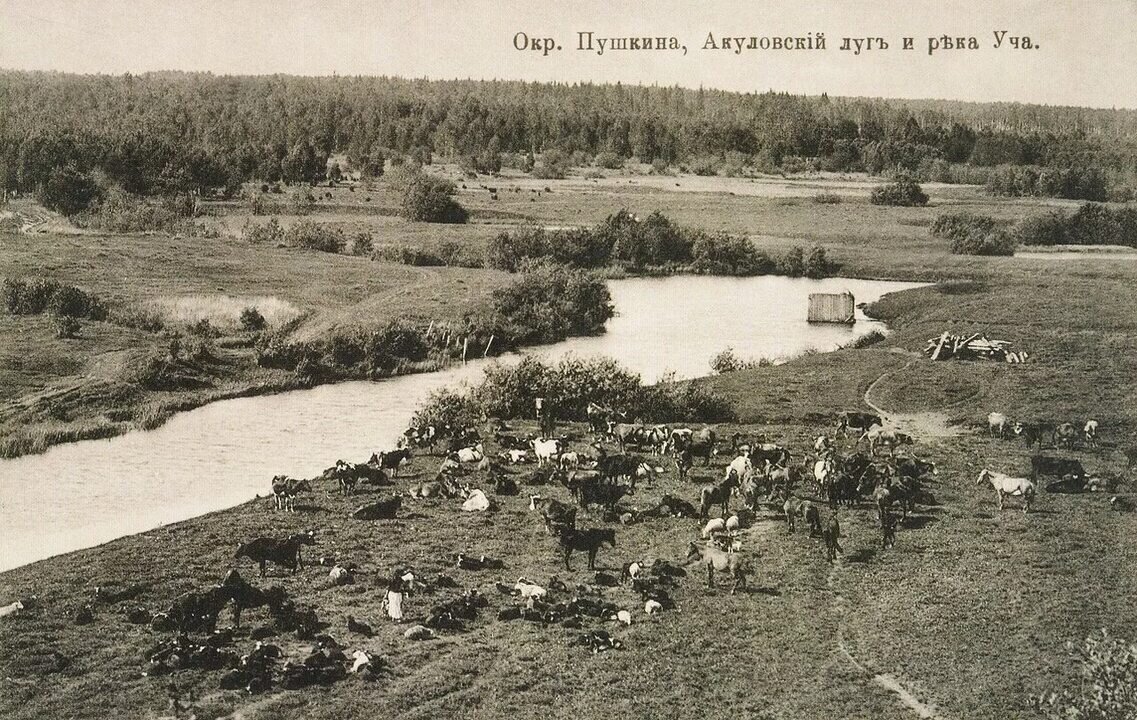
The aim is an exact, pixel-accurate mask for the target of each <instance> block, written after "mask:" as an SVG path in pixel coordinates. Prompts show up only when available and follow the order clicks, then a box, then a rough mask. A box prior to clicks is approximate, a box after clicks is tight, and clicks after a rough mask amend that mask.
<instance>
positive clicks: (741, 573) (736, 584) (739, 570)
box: [686, 542, 747, 595]
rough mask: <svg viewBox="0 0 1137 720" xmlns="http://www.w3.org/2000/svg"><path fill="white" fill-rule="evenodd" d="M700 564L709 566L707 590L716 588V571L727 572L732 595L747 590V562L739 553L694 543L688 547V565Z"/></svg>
mask: <svg viewBox="0 0 1137 720" xmlns="http://www.w3.org/2000/svg"><path fill="white" fill-rule="evenodd" d="M694 562H698V563H699V564H700V565H706V566H707V588H709V589H713V588H714V586H715V570H718V571H719V572H724V571H725V572H726V573H727V574H728V575H730V577H731V580H732V582H731V586H730V594H731V595H733V594H734V593H735V592H736V591H737V590H744V589H745V588H746V574H747V567H746V561H745V560H743V559H742V557H741V556H739V555H738V554H737V553H729V552H726V551H724V550H720V549H718V548H717V547H714V546H713V545H711V544H709V543H708V544H707V545H698V544H696V543H694V542H692V543H690V544H689V545H688V546H687V561H686V564H687V565H690V564H691V563H694Z"/></svg>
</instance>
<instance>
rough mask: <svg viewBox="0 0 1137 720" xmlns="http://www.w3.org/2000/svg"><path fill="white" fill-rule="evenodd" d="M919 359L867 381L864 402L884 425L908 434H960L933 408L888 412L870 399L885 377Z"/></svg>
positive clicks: (936, 437)
mask: <svg viewBox="0 0 1137 720" xmlns="http://www.w3.org/2000/svg"><path fill="white" fill-rule="evenodd" d="M918 362H920V360H911V361H909V362H908V363H907V364H905V365H904V366H903V367H901V368H898V369H896V370H886V371H885V372H883V373H881V374H880V377H878V378H877V379H876V380H873V381H872V382H871V383H869V386H868V387H867V388H865V395H864V400H865V404H866V405H868V406H869V407H870V408H872V409H873V412H875V413H876V414H877V415H880V417H881V418H882V419H883V420H884V424H885V426H886V427H892V428H896V429H897V430H900V431H902V432H906V433H908V434H909V435H913V436H915V437H917V438H922V439H930V438H935V439H939V438H950V437H955V436H957V435H959V434H960V429H959V428H957V427H954V426H952V425H949V424H948V418H947V415H945V414H944V413H941V412H936V411H934V410H928V411H925V412H918V413H890V412H888V411H886V410H885V409H884V408H882V407H880V406H879V405H877V404H876V403H874V402H873V401H872V397H871V396H872V391H873V389H874V388H876V386H877V385H879V384H880V383H881V382H882V381H883V380H884V379H885V378H887V377H889V376H892V375H895V374H897V373H901V372H904V371H905V370H907V369H908V368H910V367H912V366H913V365H915V364H916V363H918Z"/></svg>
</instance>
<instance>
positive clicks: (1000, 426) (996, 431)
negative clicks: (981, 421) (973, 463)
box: [987, 412, 1011, 438]
mask: <svg viewBox="0 0 1137 720" xmlns="http://www.w3.org/2000/svg"><path fill="white" fill-rule="evenodd" d="M1010 430H1011V420H1010V418H1008V417H1007V416H1006V415H1004V414H1003V413H998V412H993V413H990V414H989V415H987V432H988V433H990V435H991V437H1000V438H1001V437H1006V436H1007V433H1008V432H1009V431H1010Z"/></svg>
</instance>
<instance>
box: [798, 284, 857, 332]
mask: <svg viewBox="0 0 1137 720" xmlns="http://www.w3.org/2000/svg"><path fill="white" fill-rule="evenodd" d="M855 309H856V303H855V301H854V300H853V293H851V292H848V291H846V292H843V293H810V294H809V313H808V315H807V316H806V319H807V320H808V321H809V322H823V323H846V324H852V323H853V322H855Z"/></svg>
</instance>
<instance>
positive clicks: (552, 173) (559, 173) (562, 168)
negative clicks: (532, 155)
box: [532, 150, 569, 180]
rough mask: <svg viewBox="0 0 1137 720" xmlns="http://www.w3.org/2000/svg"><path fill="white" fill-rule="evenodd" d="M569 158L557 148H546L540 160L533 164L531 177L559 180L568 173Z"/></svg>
mask: <svg viewBox="0 0 1137 720" xmlns="http://www.w3.org/2000/svg"><path fill="white" fill-rule="evenodd" d="M568 170H569V159H568V158H567V157H565V155H564V153H562V152H560V151H559V150H546V151H545V152H543V153H541V160H540V162H538V163H537V164H536V165H534V166H533V169H532V175H533V177H537V178H541V179H543V180H561V179H563V178H564V176H565V175H567V174H568Z"/></svg>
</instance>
